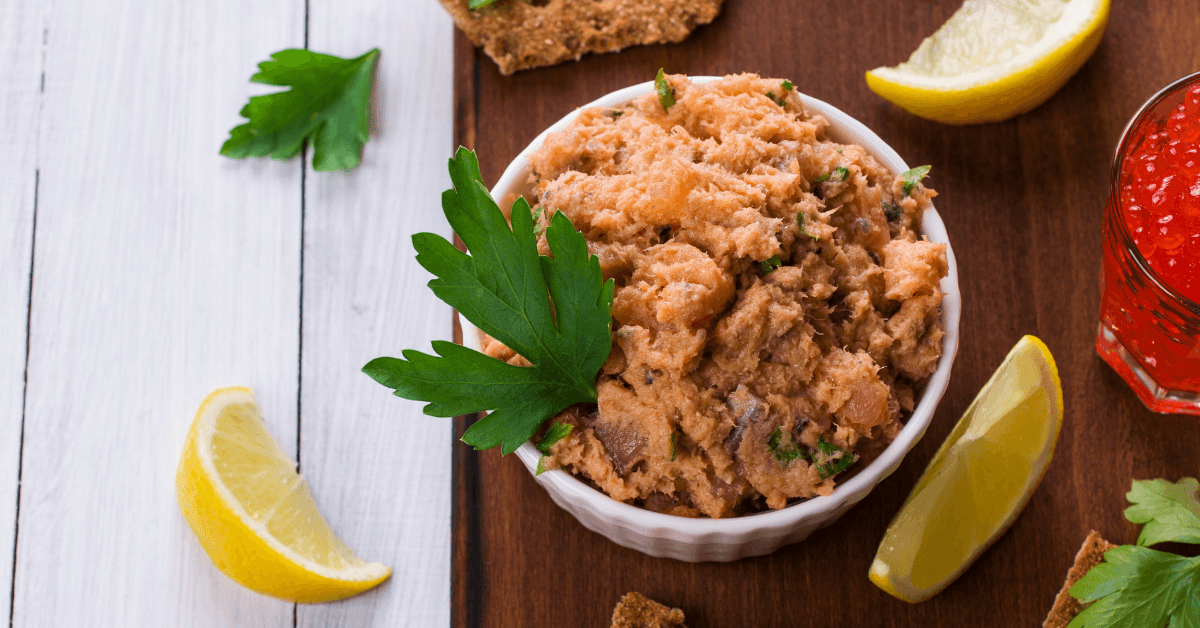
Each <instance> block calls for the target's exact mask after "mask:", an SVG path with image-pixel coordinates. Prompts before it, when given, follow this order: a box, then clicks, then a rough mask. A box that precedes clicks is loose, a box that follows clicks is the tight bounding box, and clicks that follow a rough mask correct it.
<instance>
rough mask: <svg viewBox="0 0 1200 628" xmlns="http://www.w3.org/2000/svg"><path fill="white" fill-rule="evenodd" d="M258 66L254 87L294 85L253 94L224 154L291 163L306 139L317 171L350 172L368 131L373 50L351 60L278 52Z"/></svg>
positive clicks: (376, 51) (299, 51)
mask: <svg viewBox="0 0 1200 628" xmlns="http://www.w3.org/2000/svg"><path fill="white" fill-rule="evenodd" d="M271 59H272V60H271V61H264V62H262V63H260V64H258V73H257V74H255V75H254V76H252V77H250V80H251V81H252V82H255V83H265V84H267V85H279V86H284V87H291V89H289V90H285V91H281V92H274V93H271V94H266V95H263V96H253V97H251V98H250V102H248V103H246V106H245V107H243V108H242V112H241V116H242V117H243V118H246V119H247V120H248V122H246V123H245V124H242V125H240V126H236V127H233V129H232V130H230V131H229V139H228V140H226V141H225V144H224V145H222V146H221V154H222V155H225V156H226V157H232V158H233V159H243V158H245V157H265V156H267V155H270V156H272V157H274V158H275V159H291V158H292V157H295V156H296V154H297V153H299V152H300V147H301V146H302V145H303V144H304V140H306V139H311V140H312V145H313V158H312V165H313V169H315V170H321V171H330V170H351V169H353V168H354V167H355V166H357V165H358V164H359V161H360V160H361V158H362V148H363V144H365V143H366V142H367V138H368V135H369V133H370V119H369V116H370V113H371V86H372V84H373V83H374V81H375V63H376V61H377V60H378V59H379V49H378V48H375V49H372V50H370V51H369V52H367V53H366V54H364V55H362V56H361V57H355V58H353V59H342V58H341V57H335V56H332V55H325V54H319V53H316V52H312V51H310V50H303V49H289V50H280V51H279V52H276V53H275V54H273V55H271Z"/></svg>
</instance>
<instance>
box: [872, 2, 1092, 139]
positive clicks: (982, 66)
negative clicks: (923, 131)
mask: <svg viewBox="0 0 1200 628" xmlns="http://www.w3.org/2000/svg"><path fill="white" fill-rule="evenodd" d="M1108 15H1109V0H966V2H964V3H963V5H962V7H961V8H959V10H958V11H957V12H956V13H955V14H954V15H953V16H951V18H950V19H949V20H947V21H946V23H945V24H943V25H942V27H941V28H939V29H938V30H937V32H936V33H934V34H933V35H932V36H930V37H928V38H926V39H925V41H923V42H922V43H921V45H920V46H918V47H917V49H916V51H914V52H913V54H912V56H911V57H909V59H908V61H906V62H904V63H901V64H900V65H898V66H896V67H894V68H887V67H881V68H876V69H874V70H871V71H870V72H867V77H866V78H867V86H868V87H870V88H871V90H872V91H874V92H875V93H876V94H879V95H880V96H882V97H884V98H886V99H887V100H890V101H891V102H893V103H895V104H896V105H899V106H900V107H902V108H904V109H905V110H907V111H909V112H910V113H913V114H915V115H918V116H921V117H923V118H928V119H930V120H935V121H937V122H943V123H946V124H980V123H985V122H999V121H1001V120H1007V119H1009V118H1011V117H1013V116H1016V115H1019V114H1022V113H1025V112H1027V111H1029V110H1031V109H1033V108H1035V107H1037V106H1038V105H1040V104H1042V103H1043V102H1045V101H1046V100H1048V99H1049V98H1050V97H1051V96H1053V95H1054V93H1055V92H1057V91H1058V90H1059V88H1061V87H1062V86H1063V85H1064V84H1065V83H1066V82H1067V80H1068V79H1070V78H1071V76H1073V75H1074V74H1075V72H1076V71H1078V70H1079V68H1080V67H1082V66H1083V64H1084V62H1085V61H1087V60H1088V58H1089V57H1091V56H1092V53H1093V52H1095V51H1096V48H1097V47H1098V46H1099V45H1100V40H1101V39H1102V38H1103V37H1104V29H1105V27H1106V26H1107V25H1108Z"/></svg>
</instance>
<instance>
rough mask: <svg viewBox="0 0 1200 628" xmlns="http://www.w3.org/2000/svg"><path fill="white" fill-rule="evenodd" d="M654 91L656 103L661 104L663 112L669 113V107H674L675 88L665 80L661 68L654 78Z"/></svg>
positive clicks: (665, 77)
mask: <svg viewBox="0 0 1200 628" xmlns="http://www.w3.org/2000/svg"><path fill="white" fill-rule="evenodd" d="M654 91H656V92H658V102H660V103H662V108H663V111H670V110H671V107H673V106H675V87H674V86H673V85H671V82H670V81H668V80H667V76H666V75H665V74H663V71H662V68H659V69H658V76H656V77H654Z"/></svg>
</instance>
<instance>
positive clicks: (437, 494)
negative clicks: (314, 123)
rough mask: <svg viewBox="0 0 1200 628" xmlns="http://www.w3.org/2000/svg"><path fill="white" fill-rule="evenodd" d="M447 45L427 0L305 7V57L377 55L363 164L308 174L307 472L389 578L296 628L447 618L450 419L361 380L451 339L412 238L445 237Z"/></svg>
mask: <svg viewBox="0 0 1200 628" xmlns="http://www.w3.org/2000/svg"><path fill="white" fill-rule="evenodd" d="M452 36H453V27H452V25H451V22H450V20H449V18H448V17H447V16H446V14H445V12H444V11H443V10H442V8H441V6H440V5H438V4H437V3H436V2H430V1H429V0H404V1H400V2H385V1H381V0H310V3H309V47H310V48H312V49H313V50H317V51H320V52H330V53H333V54H337V55H341V56H354V55H358V54H361V53H363V52H365V51H367V50H369V49H371V48H372V47H376V46H377V47H379V48H380V49H381V50H382V54H381V56H380V58H379V67H378V73H377V75H376V84H375V112H374V118H375V121H374V129H373V131H372V137H371V140H370V142H369V143H368V144H367V146H366V149H365V152H364V155H363V157H364V159H363V164H362V165H361V166H360V167H359V168H358V169H357V170H356V171H354V172H353V173H350V174H348V175H330V174H325V173H314V172H312V171H311V170H310V171H309V173H308V176H307V190H306V210H305V253H304V324H303V332H304V344H303V346H304V352H303V353H304V358H303V368H302V372H303V380H302V383H301V421H300V430H301V452H302V453H301V457H300V463H301V469H302V471H303V473H304V474H305V476H306V477H307V478H308V481H309V482H310V483H311V484H312V486H313V492H314V494H315V497H316V500H317V502H318V503H319V504H320V505H321V508H322V510H323V511H324V512H325V514H326V516H327V517H328V518H329V520H330V521H331V523H332V525H333V526H334V528H335V529H336V530H337V531H338V533H339V534H340V535H341V536H342V537H343V538H344V539H345V540H346V541H347V543H348V544H349V545H350V546H351V547H353V548H354V549H355V551H357V552H358V553H359V554H360V555H362V556H363V557H364V558H367V559H369V560H378V561H381V562H384V563H385V564H388V565H390V566H391V567H392V568H393V570H394V571H393V575H392V578H391V580H390V581H389V582H387V583H385V584H383V585H382V586H381V587H379V588H378V589H376V590H374V591H371V592H368V593H366V594H364V595H362V596H359V597H356V598H352V599H350V600H346V601H344V602H339V603H337V604H327V605H317V606H303V605H302V606H300V607H299V609H298V615H297V619H298V625H299V626H306V627H312V628H331V627H334V626H347V627H354V628H358V627H365V626H388V627H392V626H397V627H398V626H414V627H418V626H419V627H421V628H426V627H436V626H446V625H448V624H449V621H450V452H451V446H452V445H451V440H452V428H451V424H450V421H449V420H448V419H435V418H431V417H427V416H424V415H423V414H421V410H420V404H415V403H410V402H406V401H403V400H400V399H397V398H396V397H394V396H392V395H390V394H389V393H390V391H389V390H387V389H385V388H383V387H382V386H379V385H378V384H376V383H375V382H374V381H372V380H371V379H370V378H368V377H367V376H366V375H364V374H362V373H361V372H360V369H361V368H362V366H363V365H364V364H366V363H367V362H368V361H369V360H371V359H372V358H375V357H378V356H380V355H385V354H386V355H397V354H399V353H400V350H401V349H406V348H422V349H425V350H429V343H430V340H432V339H435V338H443V339H448V338H449V337H450V335H451V319H450V309H449V308H448V307H447V306H445V305H444V304H443V303H441V302H440V301H438V300H437V299H436V297H434V296H433V294H432V293H431V292H430V291H429V289H428V288H426V287H425V283H426V282H427V281H428V280H429V278H430V277H429V275H428V274H427V273H426V272H425V271H424V270H423V269H421V267H420V266H418V265H417V263H416V260H415V259H414V256H415V253H414V251H413V250H412V234H414V233H417V232H420V231H431V232H435V233H442V234H444V235H447V236H448V235H449V233H450V229H449V225H447V224H446V221H445V218H444V217H443V216H442V212H441V209H440V195H441V192H442V190H444V189H446V188H447V187H449V176H448V175H447V173H446V160H447V158H448V157H449V156H450V154H451V148H452V141H453V139H452V138H453V128H452V125H453V97H452V87H451V82H452V78H453V69H452V56H453V52H452Z"/></svg>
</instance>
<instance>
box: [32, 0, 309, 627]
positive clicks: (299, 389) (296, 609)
mask: <svg viewBox="0 0 1200 628" xmlns="http://www.w3.org/2000/svg"><path fill="white" fill-rule="evenodd" d="M310 10H311V6H310V5H309V0H304V49H305V50H308V20H309V12H310ZM307 181H308V140H305V141H303V142H302V143H301V144H300V303H299V313H298V314H297V319H298V323H297V325H296V347H297V348H296V473H299V472H300V426H301V415H302V408H303V406H302V403H303V399H304V229H305V225H304V217H305V213H306V210H307V207H306V206H305V195H306V190H307V189H308V186H307V185H306V182H307ZM299 625H300V605H299V604H298V603H295V602H293V603H292V628H297V627H298V626H299ZM9 628H11V626H10V627H9Z"/></svg>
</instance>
